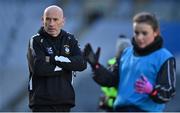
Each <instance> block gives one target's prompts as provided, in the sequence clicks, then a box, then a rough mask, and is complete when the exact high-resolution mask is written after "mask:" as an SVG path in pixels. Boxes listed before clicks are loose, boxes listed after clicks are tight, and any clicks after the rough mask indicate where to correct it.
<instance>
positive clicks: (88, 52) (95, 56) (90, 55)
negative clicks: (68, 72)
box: [84, 43, 101, 68]
mask: <svg viewBox="0 0 180 113" xmlns="http://www.w3.org/2000/svg"><path fill="white" fill-rule="evenodd" d="M100 51H101V49H100V47H98V49H97V51H96V53H94V52H93V50H92V47H91V44H89V43H88V44H86V45H85V48H84V57H85V59H86V60H87V61H88V62H89V64H90V65H91V67H92V68H95V66H96V65H97V64H98V62H99V56H100Z"/></svg>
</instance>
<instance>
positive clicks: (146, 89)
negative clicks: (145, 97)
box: [135, 76, 153, 94]
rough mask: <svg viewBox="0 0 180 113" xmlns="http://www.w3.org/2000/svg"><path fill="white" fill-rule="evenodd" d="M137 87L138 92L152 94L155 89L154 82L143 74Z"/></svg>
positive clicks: (136, 84)
mask: <svg viewBox="0 0 180 113" xmlns="http://www.w3.org/2000/svg"><path fill="white" fill-rule="evenodd" d="M135 89H136V92H138V93H146V94H150V93H151V92H152V90H153V86H152V84H151V83H150V82H149V80H148V79H147V78H146V76H141V78H140V79H138V80H137V81H136V83H135Z"/></svg>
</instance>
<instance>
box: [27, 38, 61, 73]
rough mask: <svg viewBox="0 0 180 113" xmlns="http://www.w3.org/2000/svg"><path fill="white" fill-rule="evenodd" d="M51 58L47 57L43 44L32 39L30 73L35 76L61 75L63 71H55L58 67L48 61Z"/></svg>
mask: <svg viewBox="0 0 180 113" xmlns="http://www.w3.org/2000/svg"><path fill="white" fill-rule="evenodd" d="M48 57H49V56H46V55H45V51H44V49H43V46H42V44H40V43H38V41H36V40H35V39H34V38H31V39H30V41H29V46H28V53H27V58H28V65H29V70H30V73H33V75H35V76H53V75H59V74H60V73H61V71H55V68H56V65H55V64H53V63H52V62H50V61H47V60H48V59H49V60H50V58H48Z"/></svg>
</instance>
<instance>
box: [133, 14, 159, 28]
mask: <svg viewBox="0 0 180 113" xmlns="http://www.w3.org/2000/svg"><path fill="white" fill-rule="evenodd" d="M133 22H136V23H147V24H149V25H151V26H152V28H153V30H154V31H157V30H158V29H159V23H158V20H157V18H156V16H155V15H154V14H151V13H148V12H141V13H138V14H136V15H135V16H134V18H133Z"/></svg>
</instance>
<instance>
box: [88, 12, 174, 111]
mask: <svg viewBox="0 0 180 113" xmlns="http://www.w3.org/2000/svg"><path fill="white" fill-rule="evenodd" d="M133 32H134V34H133V35H134V36H133V38H132V47H128V48H126V49H125V50H124V51H123V53H122V55H121V57H120V59H119V60H118V65H115V67H114V70H113V71H112V72H111V71H109V70H107V69H106V68H104V67H103V66H102V65H101V64H100V63H99V61H98V59H99V55H100V49H99V48H98V50H97V51H96V53H94V52H93V50H92V47H91V45H90V44H87V45H85V48H84V55H85V58H86V59H87V61H88V62H89V64H90V65H91V67H92V69H93V72H94V76H93V79H94V80H95V81H96V82H97V83H98V84H100V85H102V86H108V87H111V86H118V94H117V97H116V100H115V102H114V104H113V107H114V110H115V111H117V112H161V111H163V110H164V108H165V103H167V102H169V101H170V100H171V99H172V97H173V96H174V95H175V84H176V71H175V70H176V63H175V57H174V56H173V55H172V54H171V53H170V52H169V51H168V50H167V49H166V48H164V47H163V38H162V36H161V35H160V28H159V24H158V20H157V19H156V17H155V15H153V14H151V13H148V12H141V13H138V14H136V15H135V16H134V17H133Z"/></svg>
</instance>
